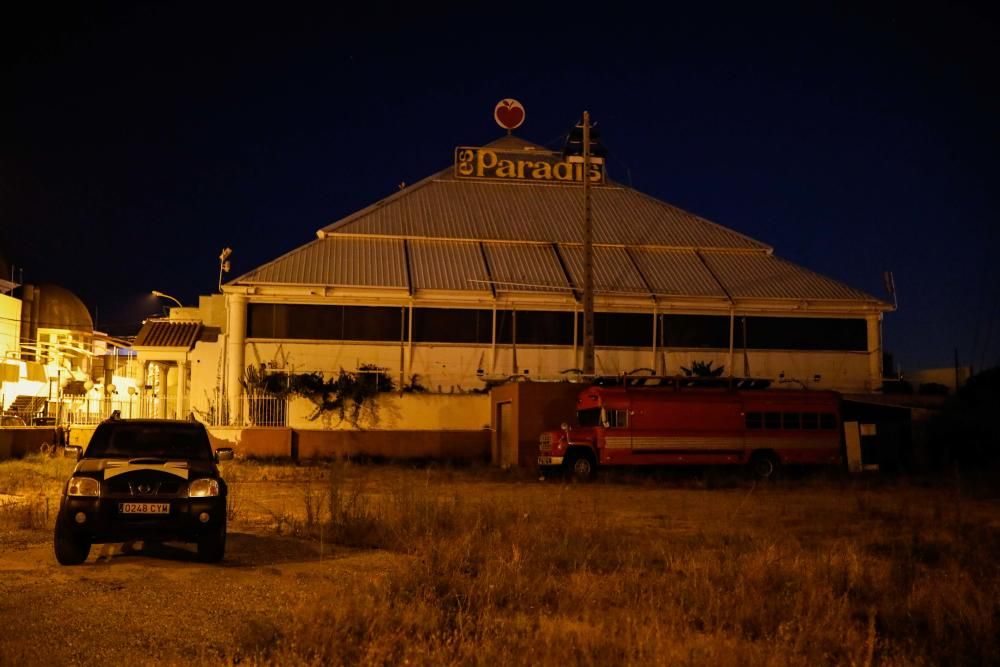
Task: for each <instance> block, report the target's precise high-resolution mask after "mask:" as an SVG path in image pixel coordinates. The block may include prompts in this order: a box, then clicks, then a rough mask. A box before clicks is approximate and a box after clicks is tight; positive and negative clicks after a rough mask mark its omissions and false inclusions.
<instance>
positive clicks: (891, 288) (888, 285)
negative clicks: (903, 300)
mask: <svg viewBox="0 0 1000 667" xmlns="http://www.w3.org/2000/svg"><path fill="white" fill-rule="evenodd" d="M882 280H884V281H885V291H886V293H887V294H888V295H889V296H891V297H892V307H893V308H898V307H899V303H898V302H897V301H896V280H895V279H894V278H893V277H892V271H883V272H882Z"/></svg>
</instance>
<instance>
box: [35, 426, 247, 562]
mask: <svg viewBox="0 0 1000 667" xmlns="http://www.w3.org/2000/svg"><path fill="white" fill-rule="evenodd" d="M66 453H67V455H73V454H74V453H75V455H76V456H77V457H78V458H79V459H80V462H79V463H77V464H76V468H74V470H73V475H72V477H70V479H69V481H68V482H66V486H65V488H64V489H63V494H62V500H61V501H60V503H59V516H58V517H57V518H56V529H55V551H56V560H58V561H59V562H60V563H61V564H62V565H79V564H80V563H82V562H83V561H85V560H87V554H89V553H90V545H91V544H93V543H95V542H98V543H100V542H123V541H128V540H146V541H155V542H165V541H179V542H195V543H197V545H198V558H199V559H200V560H202V561H205V562H213V563H214V562H218V561H220V560H222V556H223V554H224V553H225V550H226V483H225V481H224V480H223V479H222V477H221V476H220V475H219V469H218V467H217V466H216V463H218V462H219V461H225V460H230V459H232V458H233V450H232V449H228V448H220V449H219V450H218V451H217V452H216V453H214V454H213V452H212V445H211V444H210V443H209V440H208V433H207V432H206V431H205V427H204V426H203V425H201V424H199V423H197V422H192V421H168V420H138V419H136V420H132V419H116V418H114V417H113V418H112V419H109V420H107V421H104V422H101V424H100V425H98V427H97V429H95V431H94V435H93V436H92V437H91V439H90V444H89V445H88V446H87V449H86V451H85V452H83V453H82V454H81V450H80V448H79V447H67V448H66Z"/></svg>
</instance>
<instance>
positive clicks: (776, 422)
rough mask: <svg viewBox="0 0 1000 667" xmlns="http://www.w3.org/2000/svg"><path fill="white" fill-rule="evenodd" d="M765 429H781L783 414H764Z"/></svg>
mask: <svg viewBox="0 0 1000 667" xmlns="http://www.w3.org/2000/svg"><path fill="white" fill-rule="evenodd" d="M764 428H781V413H780V412H765V413H764Z"/></svg>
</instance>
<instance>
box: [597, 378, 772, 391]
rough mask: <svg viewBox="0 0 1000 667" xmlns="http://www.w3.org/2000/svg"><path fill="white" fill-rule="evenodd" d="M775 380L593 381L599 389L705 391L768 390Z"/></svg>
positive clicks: (639, 379)
mask: <svg viewBox="0 0 1000 667" xmlns="http://www.w3.org/2000/svg"><path fill="white" fill-rule="evenodd" d="M772 383H773V380H771V379H769V378H745V377H700V376H693V375H600V376H597V377H595V378H594V379H593V384H594V385H596V386H599V387H663V388H674V389H681V388H685V387H693V388H703V389H767V388H768V387H770V386H771V384H772Z"/></svg>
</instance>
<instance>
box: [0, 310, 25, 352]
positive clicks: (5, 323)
mask: <svg viewBox="0 0 1000 667" xmlns="http://www.w3.org/2000/svg"><path fill="white" fill-rule="evenodd" d="M20 336H21V300H20V299H15V298H14V297H12V296H7V295H6V294H0V359H4V358H6V356H7V353H8V352H17V351H18V350H20Z"/></svg>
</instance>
